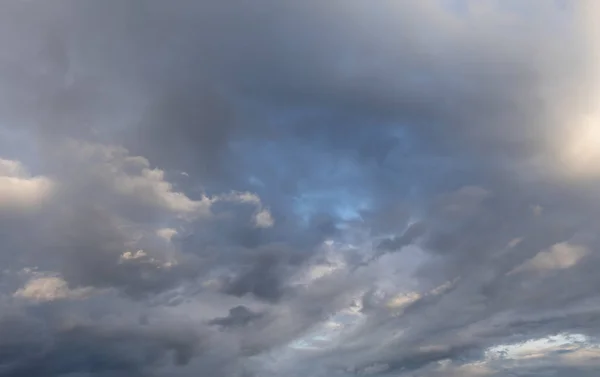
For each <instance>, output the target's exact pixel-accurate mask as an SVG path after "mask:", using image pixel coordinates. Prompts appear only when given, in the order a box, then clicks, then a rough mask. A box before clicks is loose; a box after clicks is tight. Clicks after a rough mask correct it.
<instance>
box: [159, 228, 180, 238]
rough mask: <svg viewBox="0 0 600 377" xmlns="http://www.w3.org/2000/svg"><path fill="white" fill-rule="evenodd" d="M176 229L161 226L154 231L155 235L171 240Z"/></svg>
mask: <svg viewBox="0 0 600 377" xmlns="http://www.w3.org/2000/svg"><path fill="white" fill-rule="evenodd" d="M177 233H178V232H177V230H176V229H173V228H161V229H159V230H157V231H156V235H157V236H158V237H160V238H162V239H164V240H166V241H171V239H172V238H173V237H174V236H176V235H177Z"/></svg>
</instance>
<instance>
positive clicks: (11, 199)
mask: <svg viewBox="0 0 600 377" xmlns="http://www.w3.org/2000/svg"><path fill="white" fill-rule="evenodd" d="M53 187H54V183H53V182H52V181H51V180H50V179H49V178H47V177H44V176H34V177H32V176H31V175H30V174H29V173H28V172H27V171H26V169H25V167H24V166H23V165H22V164H21V163H20V162H19V161H14V160H4V159H0V208H1V209H3V210H5V211H6V210H19V209H21V210H23V209H25V210H27V209H35V208H36V207H39V206H40V205H42V204H43V202H44V201H45V200H46V199H47V198H48V197H49V196H50V195H51V194H52V190H53Z"/></svg>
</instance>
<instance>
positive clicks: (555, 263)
mask: <svg viewBox="0 0 600 377" xmlns="http://www.w3.org/2000/svg"><path fill="white" fill-rule="evenodd" d="M588 254H589V250H588V249H586V248H585V247H582V246H577V245H572V244H569V243H567V242H561V243H557V244H555V245H553V246H552V247H551V248H550V249H548V250H545V251H540V252H539V253H537V254H536V256H535V257H533V258H532V259H530V260H528V261H526V262H525V263H523V264H522V265H520V266H518V267H516V268H515V269H513V270H512V271H511V272H509V274H514V273H518V272H525V271H547V270H561V269H566V268H570V267H573V266H575V265H576V264H577V263H579V261H580V260H581V259H583V258H584V257H585V256H586V255H588Z"/></svg>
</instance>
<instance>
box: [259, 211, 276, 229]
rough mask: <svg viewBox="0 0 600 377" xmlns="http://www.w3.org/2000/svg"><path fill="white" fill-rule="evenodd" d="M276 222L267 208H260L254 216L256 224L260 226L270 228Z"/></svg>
mask: <svg viewBox="0 0 600 377" xmlns="http://www.w3.org/2000/svg"><path fill="white" fill-rule="evenodd" d="M274 223H275V221H274V220H273V216H271V212H269V210H267V209H262V210H260V211H259V212H258V213H257V214H256V215H255V216H254V224H255V225H256V226H257V227H259V228H270V227H272V226H273V224H274Z"/></svg>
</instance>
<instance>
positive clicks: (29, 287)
mask: <svg viewBox="0 0 600 377" xmlns="http://www.w3.org/2000/svg"><path fill="white" fill-rule="evenodd" d="M90 293H91V290H90V289H86V288H77V289H69V287H68V286H67V283H66V282H65V281H64V280H63V279H61V278H60V277H57V276H49V277H39V278H33V279H31V280H29V281H28V282H27V284H25V286H24V287H23V288H21V289H19V290H18V291H16V292H15V293H14V296H15V297H21V298H25V299H29V300H34V301H53V300H60V299H76V298H84V297H85V296H86V295H88V294H90Z"/></svg>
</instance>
